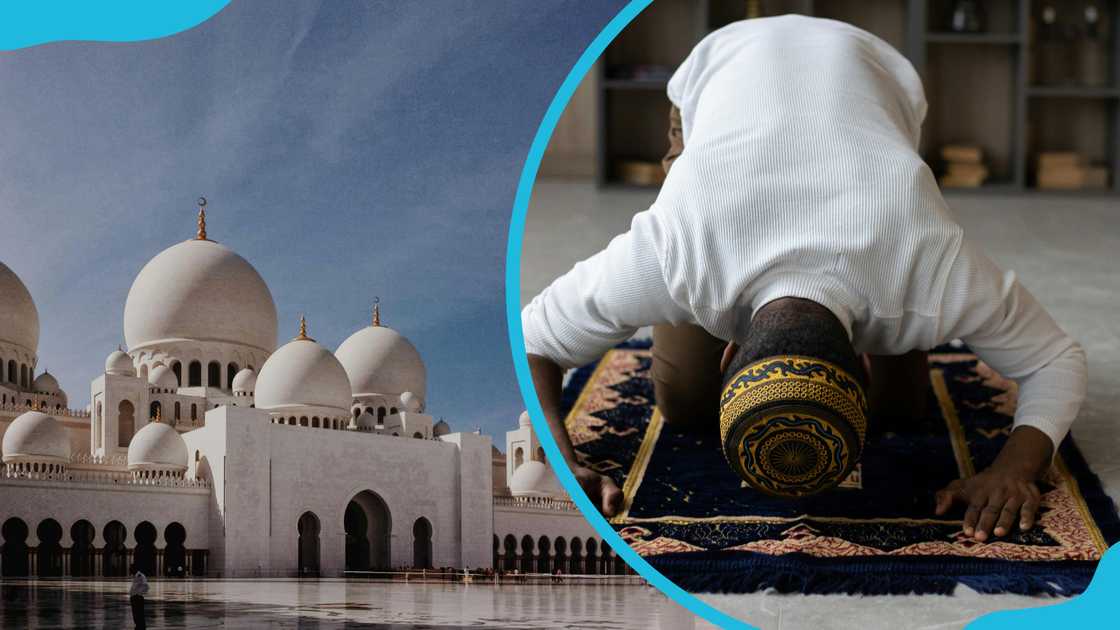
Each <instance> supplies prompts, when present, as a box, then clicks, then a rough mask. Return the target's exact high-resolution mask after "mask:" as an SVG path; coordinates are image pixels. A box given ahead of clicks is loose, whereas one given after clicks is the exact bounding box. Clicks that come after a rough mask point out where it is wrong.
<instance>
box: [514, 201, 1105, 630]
mask: <svg viewBox="0 0 1120 630" xmlns="http://www.w3.org/2000/svg"><path fill="white" fill-rule="evenodd" d="M654 196H655V195H654V193H653V192H650V191H644V190H632V189H608V190H597V189H596V188H595V187H594V185H592V184H590V183H586V182H580V181H555V180H554V181H549V180H542V181H539V182H537V185H536V188H535V190H534V195H533V200H532V204H531V206H530V209H529V216H528V217H527V221H526V233H525V241H524V251H525V252H526V254H525V255H524V256H523V260H522V274H521V290H522V302H523V303H524V302H526V301H528V300H529V299H531V298H532V296H533V295H535V294H536V293H537V292H538V291H539V290H540V289H541V288H543V287H545V286H546V285H547V284H548V283H549V282H550V281H551V280H552V279H553V278H555V277H556V276H558V275H559V274H561V273H563V272H564V271H566V270H567V269H569V268H570V267H571V266H572V264H573V263H575V262H576V261H578V260H581V259H583V258H585V257H587V256H589V255H591V254H593V253H595V252H596V251H598V250H599V249H601V248H602V247H603V246H605V245H606V244H607V243H608V242H609V241H610V239H611V237H613V236H614V235H616V234H619V233H621V232H623V231H625V230H626V229H627V228H628V226H629V223H630V219H631V217H632V216H633V214H634V213H635V212H637V211H640V210H644V209H645V208H646V207H648V205H649V204H650V203H651V202H652V201H653V198H654ZM949 205H950V206H951V207H952V208H953V210H954V212H955V213H956V214H957V216H958V217H959V219H960V221H961V223H962V225H964V227H965V230H966V234H968V236H969V237H970V238H972V239H973V240H974V241H976V242H978V243H981V244H982V245H983V247H984V248H985V249H986V251H987V252H988V254H989V256H991V257H992V258H993V259H994V260H995V261H996V262H997V263H999V264H1000V265H1002V266H1003V267H1004V268H1005V269H1013V270H1015V271H1016V272H1018V274H1019V277H1020V279H1021V281H1022V282H1023V284H1024V285H1026V286H1027V287H1028V288H1029V289H1030V290H1031V291H1032V292H1033V293H1034V294H1035V296H1036V297H1037V298H1038V299H1039V301H1041V302H1042V304H1043V305H1045V306H1046V307H1047V309H1048V310H1049V311H1050V313H1051V314H1052V315H1053V316H1054V318H1055V319H1056V320H1057V321H1058V322H1059V323H1060V324H1061V325H1062V326H1063V327H1064V328H1065V329H1066V330H1067V331H1068V332H1069V333H1070V334H1071V335H1073V336H1074V337H1075V338H1076V339H1078V340H1079V341H1081V343H1082V345H1084V346H1085V348H1086V352H1087V353H1088V355H1089V370H1090V378H1089V396H1088V399H1087V401H1086V403H1085V405H1084V407H1083V408H1082V412H1081V416H1080V418H1079V419H1078V421H1077V424H1076V425H1075V428H1074V431H1073V433H1074V437H1075V438H1076V439H1077V442H1078V444H1079V446H1080V447H1081V449H1082V451H1083V452H1084V453H1085V456H1086V458H1087V459H1088V461H1089V463H1090V465H1091V466H1092V467H1093V469H1094V470H1095V471H1096V472H1097V473H1098V474H1099V475H1100V476H1101V478H1102V480H1103V481H1104V484H1105V488H1106V489H1107V490H1108V492H1109V494H1110V495H1111V496H1113V497H1114V498H1115V497H1117V496H1120V457H1117V455H1116V453H1118V452H1120V430H1118V429H1117V426H1116V423H1117V421H1118V419H1120V379H1118V378H1117V375H1118V374H1120V253H1118V252H1120V200H1117V199H1116V198H1107V197H1105V198H1096V199H1094V198H1086V197H1073V196H1069V197H1067V196H1057V197H1055V196H1048V197H1037V196H993V195H989V194H971V195H965V194H954V195H951V196H950V197H949ZM703 599H705V600H707V601H708V602H710V603H712V604H713V605H715V606H716V607H718V608H720V609H722V610H725V611H727V612H729V613H732V614H734V615H736V616H738V617H739V618H742V619H744V620H747V621H750V622H751V623H753V624H755V625H758V626H760V627H762V628H782V629H794V628H814V629H816V628H822V629H823V628H848V627H861V628H865V629H874V628H899V627H907V628H957V627H961V626H963V625H964V624H965V623H967V622H968V621H969V620H971V619H973V618H975V617H976V616H978V615H980V614H982V613H984V612H989V611H993V610H1002V609H1007V608H1022V607H1029V606H1042V605H1047V604H1052V603H1055V602H1057V601H1061V600H1055V599H1043V598H1030V597H1020V596H1011V595H979V594H977V593H975V592H973V591H971V590H969V589H967V588H964V587H959V588H958V589H957V592H956V593H955V594H954V595H953V596H951V597H943V596H924V597H919V596H893V597H851V596H802V595H779V594H776V593H756V594H751V595H706V596H704V597H703Z"/></svg>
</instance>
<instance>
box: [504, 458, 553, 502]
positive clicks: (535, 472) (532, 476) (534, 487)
mask: <svg viewBox="0 0 1120 630" xmlns="http://www.w3.org/2000/svg"><path fill="white" fill-rule="evenodd" d="M509 491H510V492H511V493H512V494H513V496H515V497H564V496H566V494H565V492H564V489H563V488H562V487H561V486H560V482H559V481H558V480H557V479H556V475H554V474H553V473H552V469H551V468H549V467H548V464H545V463H543V462H538V461H536V460H529V461H527V462H525V463H524V464H521V466H519V467H518V468H517V470H515V471H513V478H512V479H510V482H509Z"/></svg>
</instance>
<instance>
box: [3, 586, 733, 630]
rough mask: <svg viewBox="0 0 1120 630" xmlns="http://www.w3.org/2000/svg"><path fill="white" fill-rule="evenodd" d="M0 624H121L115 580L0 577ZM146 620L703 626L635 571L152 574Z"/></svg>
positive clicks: (174, 623)
mask: <svg viewBox="0 0 1120 630" xmlns="http://www.w3.org/2000/svg"><path fill="white" fill-rule="evenodd" d="M0 593H2V594H0V627H2V628H28V630H48V629H49V630H54V629H61V628H129V627H132V620H131V617H130V612H129V607H128V597H127V595H128V582H127V581H124V580H97V581H86V580H80V581H79V580H11V579H6V580H4V581H3V582H0ZM147 620H148V628H152V629H161V628H239V629H240V628H245V629H252V628H298V629H300V630H312V629H314V630H336V629H342V628H393V629H403V628H438V629H444V628H478V627H487V628H495V627H496V628H592V627H593V628H608V629H610V628H646V629H650V630H654V629H658V630H659V629H669V628H672V629H674V630H675V629H688V628H697V627H703V628H708V627H711V626H709V625H707V624H704V622H702V621H698V620H697V621H694V617H693V616H692V615H691V614H689V613H688V612H687V611H685V610H684V609H683V608H680V607H679V606H677V605H676V604H674V603H673V602H671V601H670V600H669V599H668V598H666V597H665V596H664V595H662V594H660V593H659V592H658V591H656V590H655V589H653V588H650V587H648V586H644V585H640V583H639V582H638V581H636V580H635V579H632V578H631V579H627V580H625V583H622V582H621V581H620V579H618V578H614V579H611V580H609V581H608V580H595V581H591V580H582V581H580V582H579V583H572V582H567V583H564V584H549V583H545V584H508V583H504V584H500V585H495V584H493V583H492V582H490V583H486V582H483V583H479V582H476V583H474V584H449V583H420V582H409V583H404V582H391V583H387V582H367V581H353V580H349V581H348V580H344V579H319V580H296V579H290V580H278V579H271V580H251V579H249V580H245V579H207V580H156V581H152V583H151V592H150V593H149V594H148V598H147Z"/></svg>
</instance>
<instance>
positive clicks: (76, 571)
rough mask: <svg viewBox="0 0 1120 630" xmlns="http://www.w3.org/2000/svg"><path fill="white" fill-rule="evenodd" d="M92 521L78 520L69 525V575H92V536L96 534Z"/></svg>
mask: <svg viewBox="0 0 1120 630" xmlns="http://www.w3.org/2000/svg"><path fill="white" fill-rule="evenodd" d="M96 533H97V532H96V530H94V528H93V523H90V522H89V521H85V520H82V521H78V522H77V523H74V524H73V525H72V526H70V539H71V540H73V541H74V542H73V543H72V544H71V546H70V575H72V576H74V577H89V576H91V575H93V537H94V535H95V534H96Z"/></svg>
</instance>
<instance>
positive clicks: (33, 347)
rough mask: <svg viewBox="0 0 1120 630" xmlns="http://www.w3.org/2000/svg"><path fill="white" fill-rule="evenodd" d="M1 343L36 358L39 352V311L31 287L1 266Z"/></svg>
mask: <svg viewBox="0 0 1120 630" xmlns="http://www.w3.org/2000/svg"><path fill="white" fill-rule="evenodd" d="M0 341H7V342H8V343H12V344H15V345H17V346H19V347H21V348H23V349H25V350H27V351H29V352H31V353H32V354H34V353H35V352H37V351H38V349H39V310H38V309H36V308H35V301H34V300H33V299H31V293H30V292H29V291H28V290H27V286H25V285H24V284H23V281H22V280H20V279H19V276H17V275H16V273H15V272H14V271H12V270H11V269H9V268H8V266H7V265H5V264H4V263H2V262H0Z"/></svg>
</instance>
